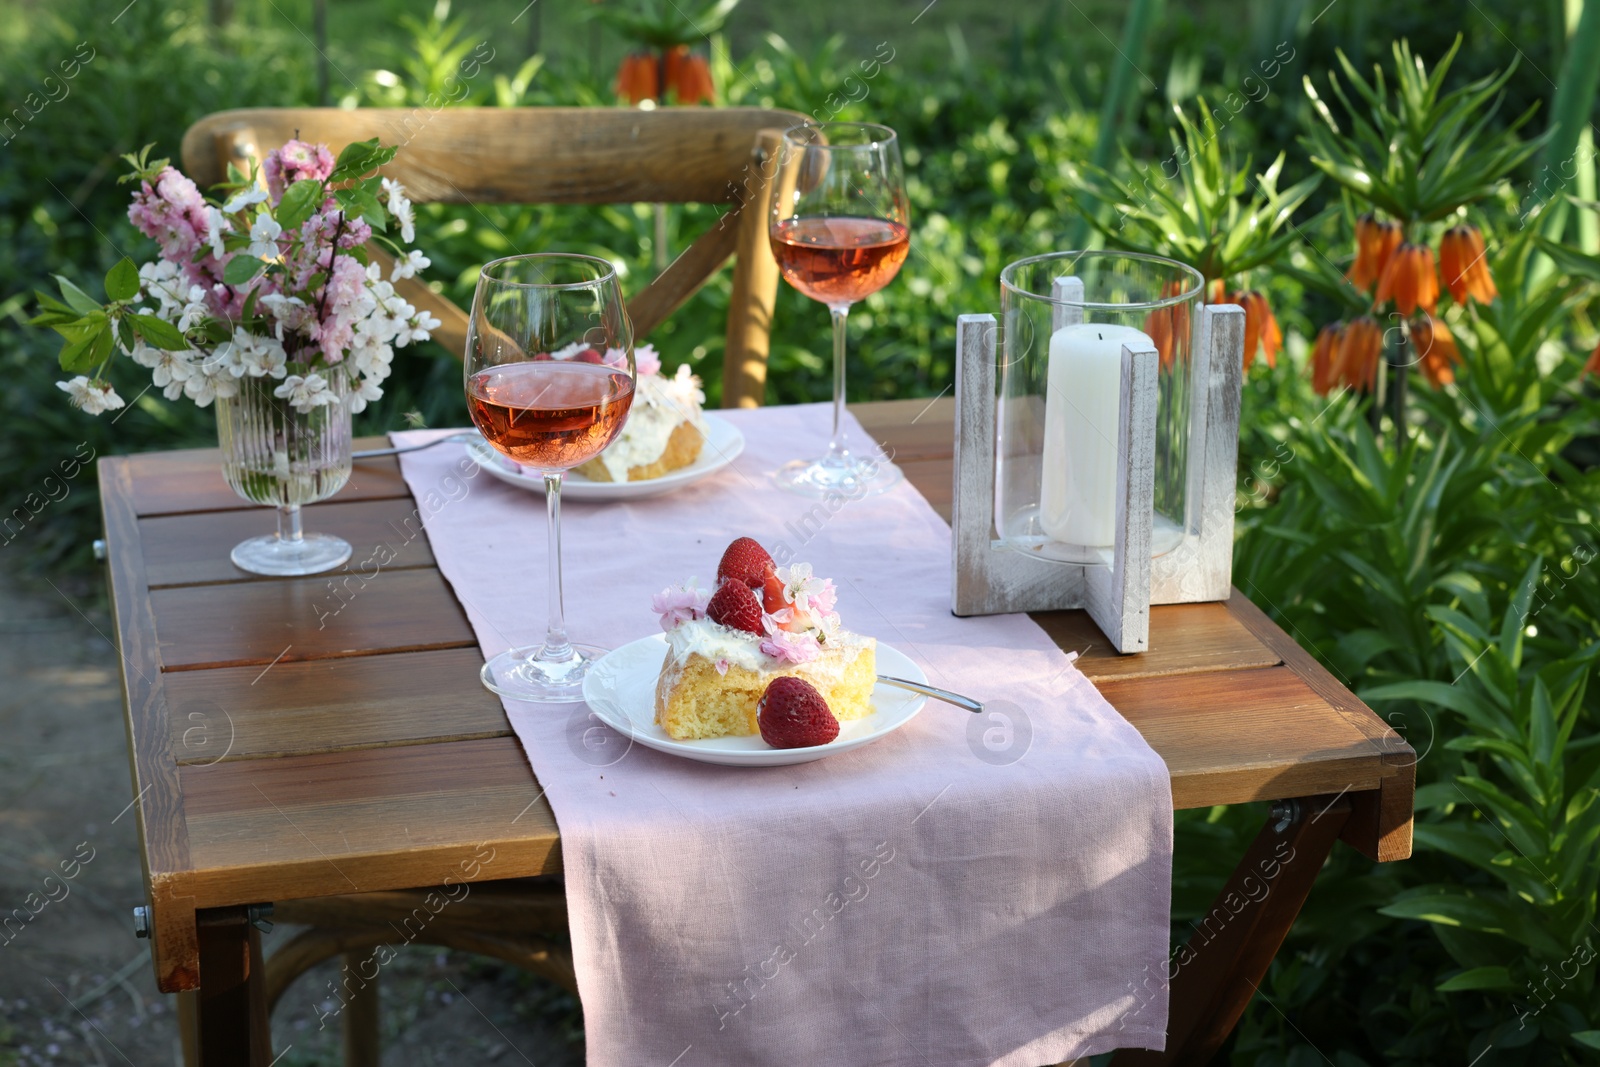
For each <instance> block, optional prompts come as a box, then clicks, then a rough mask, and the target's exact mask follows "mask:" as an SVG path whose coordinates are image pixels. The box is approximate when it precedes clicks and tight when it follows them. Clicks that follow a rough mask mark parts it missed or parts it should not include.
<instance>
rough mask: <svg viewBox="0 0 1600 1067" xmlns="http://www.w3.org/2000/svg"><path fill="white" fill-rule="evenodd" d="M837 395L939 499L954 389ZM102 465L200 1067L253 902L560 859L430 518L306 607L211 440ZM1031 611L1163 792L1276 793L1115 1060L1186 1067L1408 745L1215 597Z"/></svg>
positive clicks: (1256, 976) (375, 537)
mask: <svg viewBox="0 0 1600 1067" xmlns="http://www.w3.org/2000/svg"><path fill="white" fill-rule="evenodd" d="M853 410H854V412H855V414H856V416H857V417H858V418H859V419H860V420H861V422H862V424H863V425H864V426H865V427H866V428H867V430H868V432H869V433H871V434H873V435H874V436H876V437H877V438H879V439H880V440H881V441H882V442H883V443H884V445H885V446H886V448H888V449H889V450H890V451H891V452H892V454H893V456H894V458H895V461H896V462H897V463H898V464H899V465H900V466H901V468H902V469H903V470H904V471H905V474H906V477H907V478H909V479H910V480H911V482H912V483H913V484H914V485H915V486H916V487H917V488H918V489H920V490H921V491H922V493H923V494H924V495H925V496H926V497H927V498H928V500H929V501H931V502H932V504H933V506H934V508H935V509H936V510H938V511H939V512H940V513H941V514H945V515H946V516H948V513H949V506H950V493H951V439H952V433H951V424H952V419H953V407H952V404H951V403H950V402H949V401H948V400H944V401H936V402H934V403H933V404H932V405H929V404H928V403H927V402H926V401H891V402H885V403H876V404H862V405H857V406H855V407H854V408H853ZM446 447H448V446H446ZM99 471H100V488H101V494H102V507H103V509H104V518H105V530H106V536H105V541H106V546H105V547H106V559H107V562H108V566H109V571H110V579H111V590H112V596H113V600H114V606H115V612H116V626H117V637H118V641H119V643H120V648H121V653H122V674H123V683H124V688H125V693H126V698H127V728H128V743H129V748H130V752H131V757H132V760H131V762H132V773H133V784H134V790H135V793H136V795H137V798H138V803H137V805H136V810H137V812H138V819H139V834H140V843H141V847H142V851H143V859H144V865H145V884H146V890H147V894H148V899H147V901H146V903H147V904H148V905H149V912H148V913H147V914H148V922H149V936H150V938H151V954H152V956H153V959H154V963H155V969H156V980H157V983H158V985H159V986H160V988H161V989H162V990H163V991H165V992H179V991H185V990H188V991H197V996H193V997H190V998H186V1002H185V1003H186V1005H187V1010H186V1011H185V1012H184V1013H183V1014H184V1015H185V1016H186V1017H187V1019H188V1020H189V1024H190V1026H191V1028H192V1027H193V1024H194V1023H196V1022H198V1042H199V1048H200V1052H201V1056H202V1058H203V1060H204V1062H206V1063H207V1064H213V1063H225V1064H235V1063H255V1062H261V1063H264V1062H265V1060H266V1059H270V1056H267V1057H265V1058H263V1057H264V1053H265V1050H266V1047H267V1040H266V1037H265V1026H266V1019H265V1014H266V1013H265V1007H264V1000H263V999H262V997H261V995H260V986H261V982H260V976H261V972H262V967H261V963H260V959H261V956H260V943H259V935H258V933H257V931H256V929H255V928H254V927H253V926H252V925H251V922H250V919H251V915H252V913H251V912H250V910H249V906H251V905H258V904H263V903H270V902H272V901H287V900H294V899H301V898H308V897H324V896H336V895H341V894H350V893H356V892H370V891H374V890H387V889H405V888H417V887H425V886H433V885H439V884H441V883H443V882H444V879H445V878H446V876H449V875H453V876H455V878H456V879H458V880H459V878H460V876H461V875H460V872H461V870H462V869H463V867H462V864H463V863H464V862H466V863H470V862H471V860H472V857H473V856H475V855H477V856H480V857H481V856H482V855H483V853H482V852H481V851H480V849H481V848H482V847H483V846H487V847H489V848H492V849H493V850H494V853H493V854H494V859H493V863H492V867H491V868H489V869H490V870H492V872H493V877H494V878H513V877H525V876H531V875H538V874H546V873H552V872H558V871H559V870H560V869H561V849H560V834H559V833H558V832H557V829H556V823H555V818H554V816H553V815H552V813H551V811H550V807H549V805H548V804H547V803H546V802H545V801H544V799H543V798H542V793H541V790H540V788H539V784H538V782H536V781H535V780H534V776H533V773H532V771H531V770H530V769H529V766H528V762H527V759H526V758H525V757H524V755H523V752H522V748H521V745H520V744H519V743H518V741H517V739H516V737H515V735H514V734H513V733H512V731H511V727H510V725H509V723H508V722H507V720H506V717H505V714H504V711H503V710H502V708H501V706H500V702H499V700H498V699H497V698H496V697H494V696H493V695H491V694H490V693H488V692H487V691H486V690H484V688H483V687H482V686H481V685H480V684H479V682H478V677H477V675H478V668H479V666H480V665H481V663H482V657H481V656H480V654H479V652H478V645H477V641H476V639H475V638H474V637H473V632H472V629H471V627H470V626H469V625H468V623H467V618H466V615H465V614H464V613H463V611H462V610H461V607H460V605H459V604H458V603H457V602H456V599H455V597H454V596H453V595H452V593H451V590H450V587H449V585H448V584H447V583H446V582H445V580H444V578H443V576H442V575H441V574H440V572H439V570H438V568H437V567H436V566H435V565H434V561H433V557H432V554H431V553H430V551H429V548H428V544H427V538H426V537H416V538H414V539H412V540H410V541H407V542H406V543H405V544H404V547H403V548H401V550H400V553H399V556H398V558H396V559H395V560H394V561H393V562H391V563H390V564H388V565H387V566H386V567H385V568H384V569H383V573H382V576H381V577H380V578H378V579H377V580H374V581H371V582H370V583H368V584H366V585H365V586H364V587H362V588H361V589H360V592H359V595H356V596H355V597H354V599H352V600H350V601H349V603H348V604H347V606H345V607H344V608H343V610H342V611H341V612H340V613H339V614H338V616H337V617H336V618H333V619H329V620H328V624H327V625H325V626H321V627H320V628H319V612H318V609H319V608H320V609H321V610H322V613H324V614H325V613H326V611H327V608H328V606H329V605H330V604H332V603H336V602H335V601H333V600H331V599H330V598H331V597H332V596H333V593H332V592H331V585H330V579H329V576H326V575H324V576H320V577H309V578H296V579H268V578H258V577H255V576H253V575H247V574H244V573H242V572H240V571H238V570H237V569H235V568H234V567H233V565H232V564H231V563H230V562H229V560H228V552H229V550H230V549H231V548H232V546H233V545H234V544H236V543H237V542H239V541H240V540H242V539H243V538H245V537H246V536H249V535H252V534H256V533H259V532H261V531H262V530H264V529H266V528H268V527H269V526H270V524H271V522H272V516H271V513H270V512H269V511H267V510H265V509H262V508H259V507H252V506H249V505H246V504H245V503H244V501H242V500H240V499H239V498H238V497H237V496H235V495H234V493H233V492H232V490H230V489H229V488H228V487H227V486H226V485H225V484H224V483H223V481H222V478H221V476H220V469H219V458H218V454H217V453H216V452H215V451H213V450H196V451H187V452H163V453H146V454H142V455H133V456H119V457H109V458H106V459H102V460H101V461H100V468H99ZM414 506H415V505H414V504H413V502H412V499H411V496H410V493H409V492H408V491H407V488H406V484H405V481H404V480H403V479H402V478H401V475H400V468H399V464H398V462H397V461H396V460H395V459H393V458H383V459H378V460H369V461H363V462H358V463H357V464H356V467H355V472H354V474H353V475H352V477H351V479H350V483H349V485H347V486H346V487H345V489H344V490H343V491H341V492H340V493H339V494H338V495H337V496H336V497H334V498H332V499H331V500H330V501H328V502H326V503H322V504H318V505H316V506H315V508H314V509H312V511H311V514H310V516H309V517H308V525H309V526H310V527H311V528H312V529H316V530H323V531H327V532H329V533H335V534H339V535H341V536H343V537H344V538H346V539H347V540H348V541H350V543H351V544H352V545H353V546H354V549H355V551H354V554H353V556H352V559H353V560H355V561H360V560H365V559H367V558H368V557H369V556H370V554H371V552H372V550H373V548H374V547H375V546H376V545H377V544H378V542H379V541H387V542H388V543H390V544H391V545H393V544H394V543H396V542H397V541H399V540H401V536H398V534H399V531H401V530H403V529H404V527H403V526H402V525H401V524H402V521H403V520H404V519H405V518H406V517H408V516H410V515H411V514H412V510H413V508H414ZM532 521H533V520H532V519H530V522H532ZM580 550H581V548H580ZM1035 617H1036V618H1037V619H1038V621H1039V622H1040V623H1041V625H1043V626H1044V628H1045V629H1046V630H1047V631H1048V632H1049V633H1050V634H1051V636H1052V637H1054V638H1055V639H1056V641H1057V642H1058V643H1059V644H1060V645H1061V647H1062V648H1064V649H1070V650H1077V651H1079V652H1080V653H1081V655H1080V657H1079V659H1078V665H1079V667H1081V668H1082V669H1083V671H1084V673H1085V674H1087V675H1088V677H1089V678H1090V679H1092V680H1093V681H1094V683H1095V684H1096V686H1098V687H1099V689H1100V691H1101V692H1102V693H1103V694H1105V697H1106V699H1107V700H1109V701H1110V702H1111V703H1112V704H1113V705H1114V706H1115V707H1116V708H1117V710H1118V711H1120V712H1121V713H1122V714H1123V715H1124V716H1125V717H1126V718H1127V719H1128V720H1129V721H1130V722H1131V723H1133V725H1134V726H1135V727H1137V728H1138V729H1139V731H1140V732H1141V733H1142V734H1143V735H1144V736H1145V738H1146V739H1147V740H1148V741H1149V742H1150V744H1151V745H1152V746H1153V747H1154V748H1155V750H1156V751H1157V752H1159V753H1160V754H1161V756H1162V757H1163V758H1164V759H1165V760H1166V763H1167V766H1168V768H1169V770H1170V772H1171V775H1172V795H1173V803H1174V805H1175V806H1176V807H1178V808H1199V807H1208V806H1211V805H1214V804H1237V803H1243V802H1246V801H1263V800H1267V801H1276V802H1278V803H1276V804H1274V806H1273V809H1272V812H1271V814H1270V815H1269V817H1268V819H1267V822H1266V824H1265V825H1264V826H1263V828H1262V830H1261V832H1260V834H1259V836H1258V837H1257V838H1256V840H1255V842H1254V843H1253V845H1252V846H1251V847H1250V848H1249V850H1248V851H1247V852H1246V854H1245V856H1244V857H1242V858H1241V860H1240V862H1239V865H1238V868H1237V869H1236V870H1235V872H1234V874H1233V876H1232V879H1231V880H1230V882H1229V884H1228V886H1226V887H1225V888H1224V890H1223V892H1222V893H1221V894H1220V895H1219V896H1218V898H1217V907H1216V909H1215V910H1214V911H1213V912H1212V913H1211V914H1210V915H1209V916H1208V917H1207V918H1206V919H1205V920H1204V921H1203V922H1202V923H1201V924H1200V926H1199V927H1198V928H1197V929H1196V931H1195V933H1194V936H1193V938H1192V939H1191V940H1190V942H1189V946H1188V948H1187V949H1185V950H1183V951H1182V952H1181V953H1180V955H1179V957H1178V959H1179V961H1180V962H1181V966H1179V967H1178V969H1177V974H1176V977H1175V978H1174V980H1173V984H1172V1010H1171V1027H1170V1031H1169V1040H1168V1051H1167V1052H1165V1053H1161V1054H1156V1053H1147V1052H1134V1051H1123V1052H1120V1053H1118V1055H1117V1060H1116V1062H1117V1063H1118V1064H1142V1063H1194V1064H1201V1063H1204V1062H1206V1060H1207V1059H1208V1058H1209V1056H1210V1053H1211V1052H1212V1051H1214V1050H1215V1049H1216V1048H1217V1047H1218V1046H1219V1045H1220V1044H1221V1042H1222V1041H1223V1039H1224V1038H1225V1037H1226V1036H1227V1034H1228V1032H1229V1030H1231V1029H1232V1027H1233V1025H1234V1023H1235V1022H1236V1021H1237V1019H1238V1017H1239V1014H1240V1013H1241V1012H1242V1011H1243V1009H1244V1007H1245V1005H1246V1004H1247V1003H1248V1001H1249V999H1250V997H1251V996H1252V995H1253V993H1254V989H1255V986H1256V984H1257V983H1258V982H1259V980H1260V978H1261V976H1262V974H1263V973H1264V972H1265V970H1266V967H1267V964H1268V963H1269V962H1270V961H1271V959H1272V957H1273V955H1274V954H1275V953H1276V952H1277V949H1278V946H1279V945H1280V943H1281V942H1282V940H1283V937H1284V935H1285V934H1286V933H1287V931H1288V929H1289V926H1290V924H1291V923H1292V922H1293V921H1294V918H1295V916H1296V914H1298V912H1299V909H1300V906H1301V904H1302V902H1303V901H1304V899H1305V896H1306V894H1307V893H1308V892H1309V891H1310V888H1311V885H1312V882H1313V881H1314V879H1315V877H1316V874H1317V871H1318V869H1319V868H1320V867H1321V865H1322V862H1323V859H1324V858H1325V857H1326V856H1327V854H1328V851H1329V850H1330V849H1331V848H1332V847H1333V844H1334V842H1335V841H1336V840H1339V839H1343V840H1344V841H1346V842H1347V843H1349V844H1350V845H1352V846H1353V847H1355V848H1357V849H1359V850H1360V851H1361V852H1363V853H1364V854H1366V855H1367V856H1369V857H1371V858H1373V859H1374V860H1378V861H1380V862H1381V861H1389V860H1397V859H1403V858H1405V857H1406V856H1407V855H1409V854H1410V850H1411V805H1412V793H1413V788H1414V783H1415V772H1414V764H1415V755H1414V753H1413V752H1412V750H1411V748H1410V747H1409V746H1407V745H1406V744H1405V742H1404V741H1403V740H1402V739H1401V738H1400V737H1398V736H1397V735H1396V734H1395V732H1394V731H1393V730H1391V729H1390V728H1389V727H1388V726H1387V725H1386V724H1385V723H1384V722H1383V720H1381V719H1380V718H1378V716H1377V715H1375V714H1374V713H1373V712H1372V711H1371V710H1370V709H1368V708H1367V707H1366V706H1365V705H1364V704H1362V703H1361V702H1360V701H1359V700H1357V699H1356V698H1355V697H1354V696H1353V695H1352V694H1351V693H1350V692H1349V691H1348V690H1347V689H1345V688H1344V687H1343V686H1342V685H1340V684H1339V682H1338V681H1337V680H1336V679H1334V678H1333V677H1332V676H1331V675H1330V674H1329V673H1328V672H1327V671H1326V670H1324V669H1323V668H1322V667H1321V666H1320V665H1319V664H1318V663H1317V662H1316V661H1315V660H1313V659H1312V658H1311V656H1309V655H1308V654H1307V653H1306V652H1304V651H1303V650H1302V649H1301V648H1300V647H1299V646H1298V645H1297V644H1296V643H1295V642H1294V640H1293V639H1292V638H1291V637H1290V636H1288V635H1287V634H1285V633H1284V632H1283V631H1282V630H1281V629H1279V628H1278V626H1277V625H1275V624H1274V623H1273V622H1271V621H1270V620H1269V619H1268V618H1267V617H1266V616H1265V615H1264V614H1263V613H1262V612H1261V611H1260V610H1258V609H1257V608H1256V607H1255V606H1254V605H1253V604H1252V603H1251V602H1250V601H1249V600H1247V599H1246V598H1245V597H1244V596H1243V595H1242V594H1240V593H1238V592H1235V593H1234V596H1233V598H1232V600H1230V601H1228V602H1227V603H1219V604H1190V605H1178V606H1171V607H1158V608H1155V609H1154V610H1153V611H1152V612H1151V620H1150V651H1149V652H1147V653H1144V654H1142V655H1137V656H1126V657H1125V656H1119V655H1117V654H1115V653H1114V652H1111V651H1110V650H1109V649H1108V648H1107V645H1106V642H1105V639H1104V638H1103V637H1102V636H1101V635H1100V633H1099V631H1098V630H1097V629H1096V628H1095V627H1094V624H1093V623H1091V622H1090V621H1089V620H1088V618H1087V616H1085V615H1084V614H1083V613H1082V612H1076V611H1073V612H1049V613H1041V614H1039V615H1037V616H1035ZM591 636H597V637H598V636H600V635H591ZM1290 850H1292V851H1290ZM1264 884H1265V885H1266V886H1267V891H1266V892H1262V891H1261V889H1262V886H1263V885H1264ZM131 903H134V902H130V904H131ZM190 1036H191V1037H193V1036H194V1035H193V1034H192V1033H191V1035H190Z"/></svg>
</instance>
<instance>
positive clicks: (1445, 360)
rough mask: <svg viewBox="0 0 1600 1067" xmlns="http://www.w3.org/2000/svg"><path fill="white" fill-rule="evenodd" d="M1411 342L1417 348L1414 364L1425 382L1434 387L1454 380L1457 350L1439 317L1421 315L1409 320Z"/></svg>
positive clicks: (1459, 359)
mask: <svg viewBox="0 0 1600 1067" xmlns="http://www.w3.org/2000/svg"><path fill="white" fill-rule="evenodd" d="M1411 344H1412V345H1413V346H1414V347H1415V348H1416V350H1417V365H1418V366H1419V367H1421V368H1422V373H1423V375H1424V376H1425V377H1426V378H1427V379H1428V384H1429V385H1431V386H1433V387H1434V388H1435V389H1437V388H1438V387H1439V386H1441V385H1447V384H1449V383H1450V382H1453V381H1455V380H1456V372H1455V365H1456V364H1457V363H1460V362H1461V350H1460V349H1458V348H1457V347H1456V339H1455V337H1453V336H1452V335H1451V333H1450V327H1448V326H1446V325H1445V324H1444V320H1443V319H1436V318H1434V317H1433V316H1432V315H1428V314H1424V315H1422V316H1420V317H1419V318H1416V319H1413V320H1412V322H1411Z"/></svg>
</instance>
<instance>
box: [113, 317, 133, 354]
mask: <svg viewBox="0 0 1600 1067" xmlns="http://www.w3.org/2000/svg"><path fill="white" fill-rule="evenodd" d="M117 340H119V341H121V342H122V347H123V348H125V349H127V350H128V351H130V352H131V351H133V343H134V341H135V340H137V338H135V337H134V336H133V324H132V323H130V322H129V321H128V320H127V319H118V320H117Z"/></svg>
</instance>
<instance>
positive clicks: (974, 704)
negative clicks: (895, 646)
mask: <svg viewBox="0 0 1600 1067" xmlns="http://www.w3.org/2000/svg"><path fill="white" fill-rule="evenodd" d="M878 681H880V682H882V683H883V684H884V685H892V686H895V687H896V688H898V689H909V690H911V691H912V692H913V693H921V694H922V695H923V696H926V697H932V698H933V699H935V700H942V701H944V702H945V703H946V704H954V705H955V706H956V707H958V708H962V709H965V710H966V711H970V712H972V713H973V714H974V715H979V714H982V713H983V701H981V700H973V699H972V698H971V697H964V696H962V695H961V694H960V693H952V692H950V690H948V689H940V688H939V687H938V686H934V685H928V684H926V683H924V682H912V681H908V680H907V679H905V678H891V677H889V676H888V675H887V674H880V675H878Z"/></svg>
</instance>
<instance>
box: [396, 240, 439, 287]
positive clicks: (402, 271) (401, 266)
mask: <svg viewBox="0 0 1600 1067" xmlns="http://www.w3.org/2000/svg"><path fill="white" fill-rule="evenodd" d="M432 265H433V260H431V259H429V258H428V257H427V256H425V255H423V254H422V253H421V252H419V251H417V250H416V249H415V248H413V249H412V250H411V251H409V252H407V253H406V254H405V255H404V256H403V257H402V258H400V259H397V260H395V261H394V271H393V273H391V274H390V275H389V280H390V281H396V282H397V281H399V280H400V279H401V278H411V277H415V276H416V274H417V272H418V271H424V270H427V269H428V268H429V267H430V266H432Z"/></svg>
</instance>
